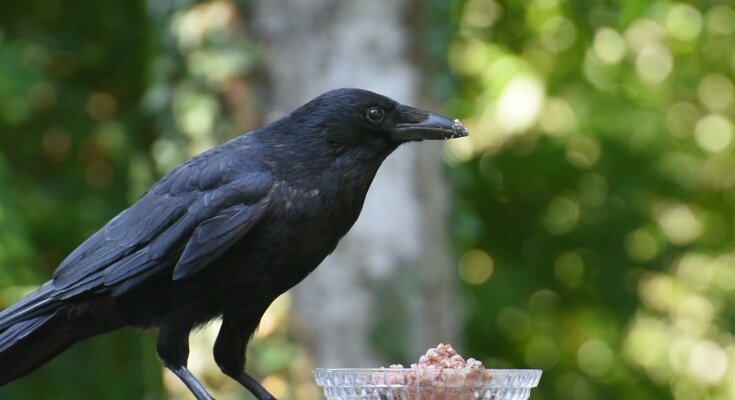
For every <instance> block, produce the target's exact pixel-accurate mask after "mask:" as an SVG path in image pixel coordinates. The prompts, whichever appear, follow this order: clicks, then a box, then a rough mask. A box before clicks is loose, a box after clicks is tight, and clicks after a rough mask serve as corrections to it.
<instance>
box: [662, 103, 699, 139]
mask: <svg viewBox="0 0 735 400" xmlns="http://www.w3.org/2000/svg"><path fill="white" fill-rule="evenodd" d="M700 117H701V112H700V111H699V109H697V107H696V106H695V105H694V104H692V103H688V102H684V101H682V102H678V103H676V104H674V105H673V106H671V107H669V109H668V110H667V111H666V128H668V130H669V132H671V134H672V135H674V136H676V137H680V138H683V137H688V136H691V135H692V134H693V133H694V127H695V126H696V125H697V121H698V120H699V118H700Z"/></svg>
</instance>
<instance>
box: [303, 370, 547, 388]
mask: <svg viewBox="0 0 735 400" xmlns="http://www.w3.org/2000/svg"><path fill="white" fill-rule="evenodd" d="M477 371H483V372H485V373H489V374H490V375H492V376H493V378H494V379H493V380H492V381H490V382H484V383H483V384H480V385H471V384H470V385H451V384H449V385H447V384H442V383H441V382H437V384H436V385H435V386H437V387H467V388H470V387H474V388H506V389H529V390H530V389H532V388H535V387H538V385H539V383H540V381H541V375H542V374H543V371H542V370H540V369H515V368H514V369H510V368H505V369H494V368H483V369H479V368H314V370H313V371H312V374H313V376H314V378H315V380H316V384H317V386H320V387H322V388H324V389H325V390H326V389H327V388H339V387H342V388H345V387H353V388H385V387H392V388H400V387H410V386H412V385H405V384H402V383H395V384H394V383H383V382H381V383H372V382H360V383H357V382H339V380H342V379H345V377H346V376H348V375H350V374H374V373H375V374H381V375H393V376H396V375H401V376H405V375H408V374H410V373H414V374H417V376H419V377H420V378H423V377H430V376H428V375H431V374H446V375H449V376H458V375H462V374H464V373H470V372H477ZM422 375H423V376H422ZM524 375H525V376H526V379H524V380H523V382H522V383H520V382H517V381H515V382H513V381H511V382H508V381H507V380H508V379H510V380H514V379H517V378H519V377H521V376H524ZM332 379H337V380H338V383H334V382H330V380H332ZM422 386H423V385H422ZM432 386H434V385H433V384H432Z"/></svg>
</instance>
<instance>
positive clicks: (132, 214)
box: [52, 157, 273, 298]
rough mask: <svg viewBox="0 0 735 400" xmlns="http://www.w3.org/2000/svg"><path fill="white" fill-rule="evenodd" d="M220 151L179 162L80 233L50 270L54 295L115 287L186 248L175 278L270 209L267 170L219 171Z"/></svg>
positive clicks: (123, 287) (121, 288) (154, 270)
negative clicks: (82, 237) (94, 228)
mask: <svg viewBox="0 0 735 400" xmlns="http://www.w3.org/2000/svg"><path fill="white" fill-rule="evenodd" d="M220 159H221V160H225V161H226V160H227V158H226V157H221V158H217V157H215V158H214V159H212V157H210V158H209V159H205V160H204V161H202V162H190V163H185V164H183V165H182V166H181V167H179V168H177V169H176V170H174V171H173V172H172V173H170V174H169V175H167V176H166V177H165V178H163V179H162V180H161V181H159V183H158V184H156V185H155V186H154V187H153V188H151V190H150V191H149V192H148V193H146V194H145V195H144V196H143V197H142V198H141V199H140V200H138V202H136V203H135V204H134V205H133V206H131V207H130V208H129V209H127V210H125V211H124V212H122V213H120V214H119V215H118V216H117V217H115V218H113V219H112V220H111V221H110V222H109V223H108V224H107V225H106V226H105V227H104V228H102V229H101V230H100V231H98V232H97V233H95V234H94V235H93V236H92V237H90V238H89V239H88V240H87V241H85V242H84V243H83V244H82V245H81V246H79V248H77V249H76V250H75V251H74V252H72V254H70V255H69V256H68V257H67V258H66V259H65V260H64V261H63V262H62V264H61V265H60V266H59V268H58V269H57V270H56V272H54V276H53V280H52V282H53V286H54V288H55V290H54V292H55V293H54V297H56V298H69V297H73V296H76V295H78V294H80V293H88V292H98V291H107V292H111V293H112V294H113V295H119V294H122V293H125V292H127V291H129V290H130V289H132V288H134V287H136V286H138V285H139V284H141V283H143V282H145V281H146V280H147V279H149V278H150V277H152V276H153V275H157V274H159V273H164V272H165V271H171V270H170V267H172V266H174V265H175V264H176V263H177V260H179V258H180V257H182V255H185V258H182V260H184V262H182V263H180V264H181V267H178V266H177V267H176V271H177V272H176V273H175V277H176V278H179V279H180V278H182V277H186V276H190V275H191V274H192V273H194V272H196V271H199V270H201V269H202V268H203V267H204V266H206V265H207V262H208V261H211V260H212V259H214V258H216V256H217V255H220V254H221V253H222V252H224V251H225V250H226V249H228V248H229V247H230V246H231V245H232V244H234V242H235V241H236V240H237V239H238V238H240V237H242V235H244V234H245V233H246V232H247V231H248V230H249V229H250V228H251V227H252V226H253V224H255V222H257V221H258V220H259V218H260V217H261V216H262V215H263V213H264V211H265V210H266V209H267V205H268V193H269V192H270V188H271V186H272V184H273V178H272V176H271V175H270V174H269V173H267V172H240V173H239V174H238V177H237V178H236V179H226V178H223V177H226V176H227V169H228V165H226V163H225V162H224V161H221V162H220V161H219V160H220ZM219 222H221V223H222V226H221V227H218V226H217V225H218V223H219ZM207 238H209V239H211V240H213V241H214V242H212V243H204V242H203V241H204V240H206V239H207ZM189 248H191V249H190V250H186V251H185V249H189ZM202 251H204V252H206V254H205V253H201V252H202ZM184 253H186V254H184ZM205 255H206V256H208V257H205ZM169 273H171V272H169ZM172 278H173V276H172Z"/></svg>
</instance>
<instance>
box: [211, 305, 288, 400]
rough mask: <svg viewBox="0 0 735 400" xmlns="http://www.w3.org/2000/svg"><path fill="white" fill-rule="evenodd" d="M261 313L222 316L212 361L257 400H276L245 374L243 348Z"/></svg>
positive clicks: (256, 325)
mask: <svg viewBox="0 0 735 400" xmlns="http://www.w3.org/2000/svg"><path fill="white" fill-rule="evenodd" d="M261 315H262V312H259V313H254V314H253V313H248V314H246V315H242V314H240V315H236V316H235V315H228V314H225V315H223V316H222V327H221V328H220V330H219V334H218V335H217V340H216V341H215V342H214V360H215V361H216V362H217V365H219V367H220V369H221V370H222V372H224V373H225V374H227V375H228V376H230V377H232V378H233V379H235V380H236V381H238V382H240V384H241V385H243V386H245V388H247V389H248V390H249V391H250V393H252V394H253V396H255V398H257V399H258V400H276V398H275V397H273V395H272V394H270V393H268V391H267V390H265V388H264V387H263V386H262V385H261V384H260V383H258V381H257V380H255V379H254V378H253V377H252V376H250V375H248V374H247V373H246V372H245V347H246V346H247V344H248V340H250V337H251V336H252V335H253V332H255V329H256V328H257V327H258V322H259V321H260V317H261Z"/></svg>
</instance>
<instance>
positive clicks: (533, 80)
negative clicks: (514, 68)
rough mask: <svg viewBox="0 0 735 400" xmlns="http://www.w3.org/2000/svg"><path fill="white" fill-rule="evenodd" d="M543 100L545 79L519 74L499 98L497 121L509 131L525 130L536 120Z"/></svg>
mask: <svg viewBox="0 0 735 400" xmlns="http://www.w3.org/2000/svg"><path fill="white" fill-rule="evenodd" d="M543 100H544V85H543V81H541V80H540V79H539V78H537V77H536V76H533V75H519V76H517V77H515V78H513V80H511V81H510V82H509V83H508V85H507V86H506V87H505V88H504V89H503V91H502V93H501V94H500V96H499V98H498V103H497V111H496V118H497V121H498V123H499V124H500V126H501V127H503V128H504V129H505V131H506V132H508V133H515V132H520V131H524V130H526V129H528V128H529V127H530V126H531V125H532V124H533V123H534V122H535V120H536V117H537V116H538V114H539V112H540V111H541V105H542V104H543Z"/></svg>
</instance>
